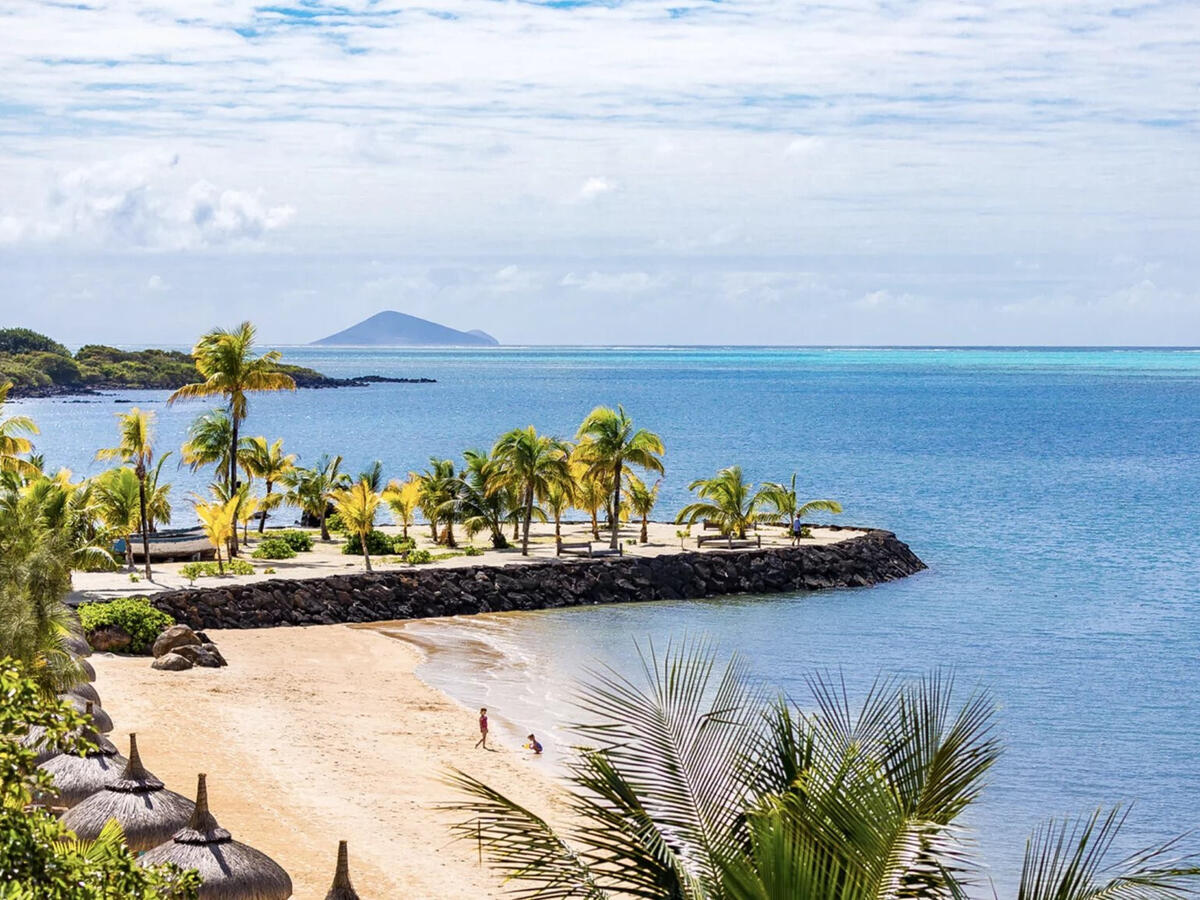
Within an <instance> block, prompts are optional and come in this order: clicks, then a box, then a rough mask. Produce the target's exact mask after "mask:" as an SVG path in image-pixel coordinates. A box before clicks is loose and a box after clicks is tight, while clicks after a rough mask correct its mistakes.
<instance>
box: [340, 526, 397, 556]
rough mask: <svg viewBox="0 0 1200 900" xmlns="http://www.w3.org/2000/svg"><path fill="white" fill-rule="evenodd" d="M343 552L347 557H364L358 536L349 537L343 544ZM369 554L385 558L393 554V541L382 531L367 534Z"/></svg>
mask: <svg viewBox="0 0 1200 900" xmlns="http://www.w3.org/2000/svg"><path fill="white" fill-rule="evenodd" d="M342 552H343V553H345V554H346V555H347V556H362V541H361V540H360V539H359V537H358V535H357V534H351V535H347V537H346V542H345V543H344V544H342ZM367 552H368V553H370V554H371V555H372V556H384V555H386V554H388V553H391V552H392V539H391V538H390V537H388V536H387V535H386V534H384V533H383V532H382V531H368V532H367Z"/></svg>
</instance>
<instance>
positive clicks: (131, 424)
mask: <svg viewBox="0 0 1200 900" xmlns="http://www.w3.org/2000/svg"><path fill="white" fill-rule="evenodd" d="M117 430H118V432H119V433H120V436H121V437H120V441H119V442H118V444H117V446H115V447H105V448H103V449H100V450H97V451H96V459H108V460H119V461H121V462H123V463H126V464H128V465H130V466H132V468H133V472H134V474H135V475H136V476H137V480H138V509H139V511H140V516H139V519H140V522H139V524H140V526H141V528H140V531H141V533H142V562H143V563H144V564H145V572H146V580H147V581H149V580H150V579H151V578H152V577H153V576H152V575H151V572H150V516H149V513H148V510H147V479H148V477H149V474H150V467H151V466H152V465H154V413H153V412H148V411H144V410H140V409H138V408H137V407H136V406H135V407H134V408H133V409H131V410H130V411H129V412H127V413H117ZM157 480H158V473H157V472H155V481H156V482H157Z"/></svg>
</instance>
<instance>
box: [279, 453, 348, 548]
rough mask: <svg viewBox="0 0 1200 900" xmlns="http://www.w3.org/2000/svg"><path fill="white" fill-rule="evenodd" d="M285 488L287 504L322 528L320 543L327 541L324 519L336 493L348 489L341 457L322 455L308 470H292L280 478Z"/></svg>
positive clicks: (327, 531) (346, 476)
mask: <svg viewBox="0 0 1200 900" xmlns="http://www.w3.org/2000/svg"><path fill="white" fill-rule="evenodd" d="M283 481H284V483H285V484H287V485H288V488H289V490H288V492H287V502H288V503H290V504H291V505H292V506H295V507H297V508H298V509H300V510H302V511H303V512H304V514H305V515H307V516H308V517H309V521H310V522H316V523H317V525H318V527H319V528H320V529H321V540H323V541H328V540H329V527H328V525H327V523H326V521H325V520H326V518H327V517H328V514H329V504H330V503H331V502H332V500H333V494H334V492H335V491H339V490H341V489H342V488H345V487H349V486H350V476H349V475H347V474H346V473H345V472H343V471H342V458H341V457H340V456H328V455H325V456H322V457H321V458H320V460H318V461H317V465H316V466H315V467H313V468H311V469H301V468H293V469H292V470H291V471H290V472H287V473H286V474H285V475H284V476H283Z"/></svg>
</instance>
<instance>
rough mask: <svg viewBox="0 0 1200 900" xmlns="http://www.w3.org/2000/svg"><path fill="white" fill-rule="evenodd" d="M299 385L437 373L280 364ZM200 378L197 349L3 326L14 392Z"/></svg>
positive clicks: (2, 377) (156, 386) (3, 371)
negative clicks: (341, 373) (92, 340)
mask: <svg viewBox="0 0 1200 900" xmlns="http://www.w3.org/2000/svg"><path fill="white" fill-rule="evenodd" d="M279 368H280V369H281V370H282V371H284V372H286V373H287V374H288V375H291V376H292V379H293V380H294V381H295V382H296V387H298V388H335V387H360V386H362V385H367V384H379V383H383V382H388V383H398V384H399V383H422V384H424V383H433V381H434V379H432V378H385V377H383V376H381V375H364V376H362V377H359V378H330V377H329V376H327V375H322V374H321V373H320V372H318V371H316V370H315V369H309V368H305V367H304V366H292V365H287V364H282V363H281V364H280V366H279ZM198 379H199V373H198V372H197V371H196V366H195V363H194V362H193V361H192V357H191V354H188V353H181V352H179V351H178V350H154V349H150V350H119V349H117V348H116V347H106V346H104V345H102V344H87V345H85V346H83V347H80V348H79V351H78V352H77V353H74V354H73V353H71V351H70V350H68V349H67V348H66V347H64V346H63V345H62V344H60V343H58V341H56V340H54V339H53V338H50V337H47V336H46V335H44V334H39V333H38V332H36V331H32V330H30V329H28V328H0V384H4V383H5V382H12V385H13V387H12V393H11V396H13V397H51V396H65V395H72V394H91V393H95V392H97V391H101V390H175V389H176V388H179V387H182V386H183V385H185V384H190V383H192V382H194V381H196V380H198Z"/></svg>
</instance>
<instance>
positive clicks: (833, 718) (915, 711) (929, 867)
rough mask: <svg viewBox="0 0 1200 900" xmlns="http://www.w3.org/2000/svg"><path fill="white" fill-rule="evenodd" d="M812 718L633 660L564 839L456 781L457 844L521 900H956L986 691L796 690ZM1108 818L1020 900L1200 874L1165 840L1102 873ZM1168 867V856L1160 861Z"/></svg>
mask: <svg viewBox="0 0 1200 900" xmlns="http://www.w3.org/2000/svg"><path fill="white" fill-rule="evenodd" d="M810 687H811V689H812V693H813V703H812V704H811V706H812V709H813V712H811V713H806V712H803V711H801V710H799V709H797V708H795V707H793V706H792V705H791V704H790V703H789V702H787V701H786V700H784V699H778V700H775V701H769V700H767V699H765V698H767V697H769V696H771V693H770V692H769V691H768V690H767V689H766V688H765V687H764V686H763V685H761V684H760V683H757V682H755V681H753V680H751V679H750V678H748V677H747V675H746V668H745V666H744V665H743V664H742V662H741V661H740V660H738V659H736V658H735V659H734V660H733V661H731V662H730V663H729V664H728V665H727V666H726V667H724V668H723V669H722V668H720V667H719V666H718V664H717V655H716V653H715V652H714V651H713V650H712V649H711V648H709V647H707V646H705V645H702V644H701V645H694V644H692V645H684V646H681V647H677V648H669V649H668V651H667V653H666V655H665V656H663V657H659V656H658V655H657V654H656V653H655V652H654V650H653V648H652V647H651V648H650V650H649V652H644V653H643V654H642V672H641V673H640V674H639V675H638V676H626V675H625V674H623V673H620V672H616V671H613V670H608V671H605V672H600V673H596V674H594V675H593V676H592V680H591V683H590V684H587V685H585V687H584V690H583V692H582V699H581V700H580V705H581V707H582V710H583V713H584V715H585V716H586V717H587V721H586V722H585V723H584V724H582V725H579V726H576V729H575V731H576V734H577V736H578V738H579V744H580V745H581V746H583V747H586V748H587V749H580V750H577V751H576V752H575V754H574V757H573V759H572V760H571V762H570V764H569V768H568V773H569V774H568V778H567V781H568V785H569V789H568V790H569V796H568V801H567V809H568V811H569V813H570V815H569V819H570V820H571V821H572V826H571V827H570V829H569V830H565V831H558V830H556V829H555V828H554V827H553V826H551V825H550V824H549V823H547V822H546V821H544V820H543V819H541V818H539V817H538V816H536V815H534V814H533V813H531V812H529V811H528V810H526V809H524V808H522V807H521V806H519V805H517V804H516V803H514V802H512V801H511V800H509V799H508V798H507V797H506V796H504V795H503V794H501V793H500V792H498V791H496V790H493V789H492V788H490V787H488V786H487V785H486V784H484V783H482V782H480V781H478V780H476V779H474V778H471V777H470V776H467V775H465V774H462V773H457V774H456V775H455V776H454V779H453V780H454V781H455V782H456V783H457V785H458V786H459V788H460V789H461V790H462V791H463V792H464V793H465V795H466V796H465V799H464V800H463V801H461V802H460V803H458V804H456V807H457V810H458V811H459V813H460V815H462V816H464V818H463V819H462V820H461V821H460V822H459V823H458V824H457V825H456V826H455V827H454V832H455V834H456V835H457V836H458V837H459V838H461V839H465V840H470V841H471V842H472V843H473V844H475V845H476V846H478V847H480V849H481V851H482V852H483V853H486V854H487V856H488V858H489V860H490V862H491V864H492V865H493V867H495V868H496V869H497V870H498V871H499V872H500V873H501V874H503V875H504V876H505V878H506V880H507V881H508V882H509V885H508V888H509V892H508V896H511V897H514V898H518V900H535V898H545V897H558V898H580V900H585V898H586V900H616V898H625V897H639V898H646V900H795V898H828V900H885V898H886V900H900V898H929V900H952V898H961V897H965V896H966V889H967V888H969V887H970V886H971V885H972V884H974V883H975V882H976V881H977V879H978V867H977V866H976V865H975V864H974V861H973V860H972V858H971V856H970V853H969V850H970V847H971V845H970V844H969V843H968V842H967V841H965V840H964V839H963V834H964V831H965V828H964V826H963V824H962V823H961V821H960V820H961V816H962V813H963V812H964V810H966V809H967V808H969V806H970V805H971V804H972V803H973V802H974V801H975V800H976V799H977V798H978V797H979V796H980V794H981V792H982V789H983V786H984V778H985V776H986V775H987V773H988V771H989V770H990V768H991V766H992V765H993V763H994V762H995V760H996V759H997V757H998V755H999V753H1000V749H1001V748H1000V742H999V740H998V739H997V737H996V736H995V722H994V715H995V713H994V710H995V705H994V703H993V702H992V700H991V699H990V698H989V697H988V695H987V694H986V693H976V694H973V695H972V696H970V697H968V698H966V699H965V700H964V701H962V702H959V701H957V700H956V699H955V697H954V685H953V681H952V679H950V678H948V677H946V676H944V675H941V674H933V675H930V676H927V677H925V678H923V679H920V680H918V681H915V682H912V683H899V682H896V681H890V680H883V681H880V682H877V683H876V685H875V686H874V687H873V688H872V689H871V690H870V692H869V693H868V695H867V697H866V698H865V700H863V702H862V703H861V705H859V706H857V707H855V706H853V705H852V704H851V703H850V701H849V700H848V699H847V692H846V688H845V685H844V684H843V683H842V682H840V681H836V680H832V679H827V678H819V677H817V678H812V679H810ZM1119 824H1120V819H1119V816H1117V815H1112V814H1110V815H1109V816H1107V817H1104V816H1098V817H1093V818H1091V819H1088V820H1084V822H1083V823H1082V825H1080V826H1076V827H1074V828H1070V827H1062V826H1055V825H1053V824H1052V825H1051V826H1050V827H1049V828H1047V829H1043V830H1042V831H1039V832H1038V833H1036V834H1035V836H1034V838H1033V839H1032V841H1031V842H1030V845H1029V848H1028V850H1027V853H1026V862H1025V871H1024V875H1023V877H1022V883H1021V890H1020V893H1019V894H1018V897H1019V898H1020V900H1096V898H1101V897H1118V898H1122V900H1126V898H1128V900H1182V898H1184V897H1187V896H1194V895H1195V892H1196V891H1197V889H1198V888H1200V866H1198V865H1197V862H1198V861H1200V858H1198V857H1197V855H1196V854H1178V853H1177V852H1176V851H1175V845H1174V842H1172V843H1170V844H1167V845H1164V846H1163V847H1158V848H1153V849H1151V850H1148V851H1145V852H1143V853H1141V854H1137V855H1135V856H1134V857H1131V858H1130V859H1129V860H1126V861H1125V862H1124V863H1121V864H1119V865H1118V867H1117V868H1116V870H1115V871H1112V870H1109V871H1106V870H1105V865H1106V864H1107V863H1109V861H1110V858H1111V854H1110V853H1109V851H1110V850H1111V848H1112V838H1113V836H1115V834H1116V828H1117V826H1118V825H1119ZM1173 856H1174V858H1172V857H1173Z"/></svg>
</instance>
